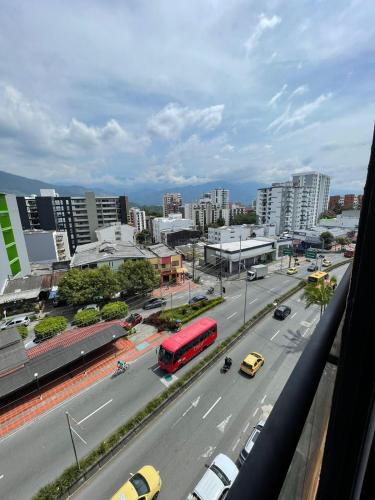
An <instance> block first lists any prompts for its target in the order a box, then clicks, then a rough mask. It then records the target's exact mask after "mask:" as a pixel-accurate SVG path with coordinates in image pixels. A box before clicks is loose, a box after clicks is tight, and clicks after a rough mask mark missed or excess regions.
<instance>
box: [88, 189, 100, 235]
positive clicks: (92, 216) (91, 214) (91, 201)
mask: <svg viewBox="0 0 375 500" xmlns="http://www.w3.org/2000/svg"><path fill="white" fill-rule="evenodd" d="M85 199H86V210H87V217H88V220H89V229H90V238H91V241H96V233H95V230H96V229H98V227H99V223H98V213H97V210H96V198H95V193H93V192H91V191H90V192H87V193H85Z"/></svg>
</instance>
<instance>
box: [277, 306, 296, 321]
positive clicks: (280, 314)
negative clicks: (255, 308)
mask: <svg viewBox="0 0 375 500" xmlns="http://www.w3.org/2000/svg"><path fill="white" fill-rule="evenodd" d="M291 312H292V310H291V308H290V307H289V306H286V305H285V304H282V305H281V306H278V307H276V309H275V311H274V313H273V317H274V318H277V319H285V318H286V317H287V316H289V314H290V313H291Z"/></svg>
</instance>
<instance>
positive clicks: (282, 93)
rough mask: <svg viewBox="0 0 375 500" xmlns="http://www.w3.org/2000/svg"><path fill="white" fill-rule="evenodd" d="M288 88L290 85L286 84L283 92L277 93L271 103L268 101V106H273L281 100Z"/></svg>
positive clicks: (282, 89)
mask: <svg viewBox="0 0 375 500" xmlns="http://www.w3.org/2000/svg"><path fill="white" fill-rule="evenodd" d="M287 88H288V85H287V84H286V83H284V85H283V86H282V88H281V90H280V91H279V92H277V94H275V95H274V96H273V97H272V98H271V99H270V100H269V101H268V106H273V105H274V104H276V102H277V101H278V100H279V99H280V97H281V96H283V95H284V94H285V92H286V89H287Z"/></svg>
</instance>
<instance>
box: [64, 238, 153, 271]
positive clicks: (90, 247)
mask: <svg viewBox="0 0 375 500" xmlns="http://www.w3.org/2000/svg"><path fill="white" fill-rule="evenodd" d="M152 257H154V255H153V254H152V253H151V252H150V251H149V250H147V249H144V248H142V249H141V248H139V247H137V246H135V245H132V244H131V243H128V242H123V241H96V242H94V243H87V244H86V245H78V246H77V248H76V252H75V254H74V255H73V257H72V261H71V266H72V267H78V266H85V265H88V264H92V263H95V262H106V261H111V260H118V259H123V260H125V259H151V258H152Z"/></svg>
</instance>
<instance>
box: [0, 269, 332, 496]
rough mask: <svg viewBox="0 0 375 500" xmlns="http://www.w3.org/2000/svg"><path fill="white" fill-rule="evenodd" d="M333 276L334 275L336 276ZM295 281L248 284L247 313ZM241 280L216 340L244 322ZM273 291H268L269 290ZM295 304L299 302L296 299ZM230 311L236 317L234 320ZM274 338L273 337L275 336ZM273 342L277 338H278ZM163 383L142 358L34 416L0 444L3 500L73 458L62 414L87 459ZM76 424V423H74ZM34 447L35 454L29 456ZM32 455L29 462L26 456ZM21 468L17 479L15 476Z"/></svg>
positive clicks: (223, 308) (231, 291) (223, 309)
mask: <svg viewBox="0 0 375 500" xmlns="http://www.w3.org/2000/svg"><path fill="white" fill-rule="evenodd" d="M336 274H337V273H336ZM293 280H294V281H295V278H294V277H286V276H285V275H279V274H273V275H270V276H269V277H268V278H266V279H265V280H261V281H259V282H252V283H249V284H248V295H247V315H248V317H250V316H251V315H252V314H254V313H255V312H256V311H257V310H259V309H261V307H263V306H264V304H266V303H268V302H272V300H273V298H274V297H275V296H277V295H280V293H281V292H282V291H284V290H285V287H286V286H288V283H290V282H292V281H293ZM244 286H245V282H244V281H235V282H229V281H228V282H226V288H227V294H226V298H227V300H226V302H225V303H224V304H222V305H220V306H218V307H217V308H215V309H214V310H212V311H210V316H212V317H214V318H215V319H216V320H217V321H218V323H219V337H220V338H221V339H223V338H225V337H226V336H228V335H230V334H232V333H233V331H235V330H236V329H237V328H238V327H239V326H240V325H241V324H242V322H243V300H244ZM271 289H272V291H271ZM180 300H181V301H183V302H185V301H186V299H185V300H184V298H183V297H181V298H180ZM297 300H298V299H297ZM233 313H236V314H235V315H234V316H232V315H233ZM276 339H277V338H276ZM277 340H278V339H277ZM199 359H200V358H199V357H198V358H197V359H196V360H195V361H193V362H192V363H190V364H189V365H188V366H187V367H184V368H182V369H181V370H180V371H179V372H178V374H177V375H176V376H177V377H180V376H181V375H182V374H183V373H184V372H185V371H186V370H188V369H189V368H191V366H192V365H193V364H194V362H198V361H199ZM165 385H168V383H167V382H166V380H165V379H164V378H163V377H162V374H161V373H160V372H159V371H158V370H157V366H156V354H155V353H154V352H150V353H148V354H145V355H144V356H143V357H142V358H141V359H139V360H138V361H137V362H135V363H133V364H132V366H131V369H130V370H129V372H127V373H126V374H125V376H124V377H118V378H116V379H114V380H111V379H110V378H106V379H104V380H102V381H100V382H99V383H97V384H96V385H95V386H93V387H91V388H89V389H87V390H86V391H84V392H83V393H81V394H78V395H77V396H75V397H74V398H72V399H70V400H68V401H66V402H65V403H63V404H62V405H61V406H60V407H58V408H55V409H53V410H52V411H50V412H49V413H48V414H46V415H43V416H41V417H39V418H38V419H37V420H36V421H34V422H32V423H31V424H29V425H27V426H25V427H24V428H22V429H20V430H19V431H17V432H16V433H15V434H13V435H12V436H9V437H7V438H5V439H3V440H2V442H1V445H0V446H1V448H0V449H1V457H0V475H3V478H2V481H1V489H2V494H4V495H5V497H9V498H10V497H13V496H16V497H18V498H29V497H30V496H31V494H32V493H34V492H35V491H37V489H38V488H39V487H41V486H43V485H44V484H46V483H47V482H49V481H51V480H53V479H54V478H55V477H56V475H57V474H58V473H59V472H61V471H62V470H63V469H64V468H65V467H66V466H68V465H70V464H71V463H72V462H73V460H74V456H73V451H72V448H71V443H70V440H69V434H68V428H67V424H66V418H65V411H66V410H68V411H69V413H70V414H71V415H72V417H73V418H74V420H75V421H74V422H73V428H74V429H75V433H76V434H75V442H76V445H77V450H78V455H79V456H80V457H82V456H84V455H86V454H87V453H88V451H89V450H90V449H92V448H93V447H95V446H96V445H97V444H98V443H99V442H100V441H101V440H102V439H104V438H105V437H106V436H107V435H108V434H110V433H111V432H112V431H113V430H114V429H116V428H117V427H118V426H119V425H121V424H122V423H123V422H124V421H126V420H127V419H128V418H130V417H131V416H132V415H134V413H136V411H137V410H139V409H140V408H142V407H143V406H144V405H145V404H146V403H147V402H148V401H149V400H150V399H152V398H153V397H155V396H156V395H157V394H159V393H160V392H161V391H162V390H163V389H164V388H165ZM76 422H78V423H79V424H76ZM34 449H37V450H38V452H37V453H34ZM31 457H32V460H30V458H31ZM20 470H22V481H20V473H19V471H20Z"/></svg>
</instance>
